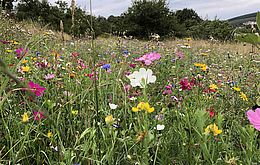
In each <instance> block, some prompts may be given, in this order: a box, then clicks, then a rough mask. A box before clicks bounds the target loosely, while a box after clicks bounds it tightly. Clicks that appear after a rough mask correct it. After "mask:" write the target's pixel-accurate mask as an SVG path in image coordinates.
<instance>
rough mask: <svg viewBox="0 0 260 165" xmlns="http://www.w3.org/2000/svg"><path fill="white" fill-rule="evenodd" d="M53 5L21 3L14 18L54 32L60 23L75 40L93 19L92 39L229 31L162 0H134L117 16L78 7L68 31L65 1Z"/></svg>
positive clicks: (222, 35) (225, 34)
mask: <svg viewBox="0 0 260 165" xmlns="http://www.w3.org/2000/svg"><path fill="white" fill-rule="evenodd" d="M56 4H57V6H52V5H50V4H49V3H46V2H43V3H41V2H39V1H38V0H21V1H20V2H19V4H18V6H17V15H16V17H17V19H18V20H23V19H30V20H33V21H38V22H40V23H42V25H46V24H48V25H49V26H50V27H51V28H53V29H54V30H60V29H59V28H60V27H59V26H60V20H62V21H63V25H64V31H65V32H66V33H68V34H73V35H74V36H77V37H84V36H88V35H90V31H91V30H90V29H91V27H90V20H91V19H92V20H93V29H94V31H95V36H99V35H101V34H103V33H110V34H116V35H131V36H134V37H137V38H143V39H147V38H148V37H149V36H150V35H151V34H152V33H153V34H154V33H156V34H159V35H160V36H161V38H167V37H178V38H183V37H193V38H200V39H208V38H209V36H212V37H214V38H215V39H218V40H227V39H231V37H230V36H231V33H232V31H233V28H232V27H231V26H230V25H229V24H228V23H227V22H225V21H220V20H214V21H208V20H202V19H201V18H200V17H199V16H198V14H197V13H196V11H194V10H193V9H187V8H186V9H183V10H177V11H176V12H173V11H171V10H170V9H169V6H168V4H167V2H166V0H135V1H133V3H132V5H131V6H130V7H129V8H128V10H127V11H126V12H125V13H122V14H121V16H113V15H111V16H109V17H108V18H105V17H102V16H98V17H95V16H92V18H91V16H90V15H88V14H87V13H85V11H83V10H82V9H80V8H78V7H77V8H76V11H75V26H74V27H73V29H72V28H71V25H72V22H71V9H70V8H69V7H68V4H67V3H66V2H62V1H58V2H56Z"/></svg>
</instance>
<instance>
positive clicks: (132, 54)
mask: <svg viewBox="0 0 260 165" xmlns="http://www.w3.org/2000/svg"><path fill="white" fill-rule="evenodd" d="M60 36H61V34H60V33H58V32H51V31H49V30H47V28H46V27H43V28H41V27H39V26H38V25H37V24H32V23H28V22H24V23H23V22H21V23H16V22H14V21H12V20H7V19H4V18H1V19H0V69H1V73H0V74H1V77H0V82H1V87H0V115H1V119H0V164H3V165H6V164H17V165H18V164H20V165H33V164H37V165H43V164H44V165H79V164H80V165H95V164H99V165H101V164H102V165H103V164H104V165H115V164H118V165H132V164H133V165H137V164H140V165H158V164H160V165H174V164H176V165H195V164H205V165H211V164H215V165H224V164H230V165H236V164H239V165H240V164H241V165H259V164H260V134H259V131H260V108H259V106H260V85H259V73H260V56H259V55H260V54H259V49H256V51H254V52H252V51H251V45H250V44H246V45H244V44H243V43H235V42H226V43H224V42H216V43H212V42H209V41H206V40H205V41H203V40H195V39H192V38H185V39H176V40H171V39H169V40H164V41H141V40H137V39H125V38H122V37H116V36H112V35H111V36H110V37H102V36H100V37H98V38H96V39H85V40H83V39H80V40H76V39H67V40H65V41H62V39H61V37H60Z"/></svg>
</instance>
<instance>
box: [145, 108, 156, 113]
mask: <svg viewBox="0 0 260 165" xmlns="http://www.w3.org/2000/svg"><path fill="white" fill-rule="evenodd" d="M153 111H154V107H149V108H148V109H146V112H148V113H152V112H153Z"/></svg>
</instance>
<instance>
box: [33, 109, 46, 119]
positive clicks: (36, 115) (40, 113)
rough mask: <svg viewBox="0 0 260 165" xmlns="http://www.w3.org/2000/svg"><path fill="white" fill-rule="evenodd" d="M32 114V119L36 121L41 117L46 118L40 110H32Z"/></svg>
mask: <svg viewBox="0 0 260 165" xmlns="http://www.w3.org/2000/svg"><path fill="white" fill-rule="evenodd" d="M33 116H34V120H37V121H39V120H41V119H42V118H46V117H45V116H44V115H43V113H42V112H40V111H34V112H33Z"/></svg>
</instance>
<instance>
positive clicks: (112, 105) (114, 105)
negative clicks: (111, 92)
mask: <svg viewBox="0 0 260 165" xmlns="http://www.w3.org/2000/svg"><path fill="white" fill-rule="evenodd" d="M109 107H110V109H116V108H117V107H118V105H116V104H111V103H109Z"/></svg>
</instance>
